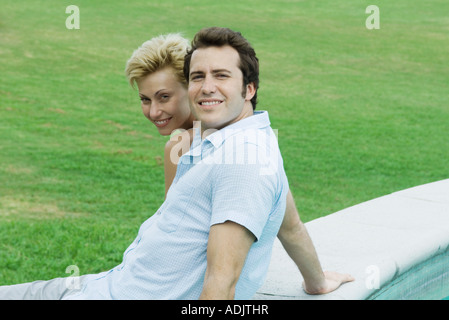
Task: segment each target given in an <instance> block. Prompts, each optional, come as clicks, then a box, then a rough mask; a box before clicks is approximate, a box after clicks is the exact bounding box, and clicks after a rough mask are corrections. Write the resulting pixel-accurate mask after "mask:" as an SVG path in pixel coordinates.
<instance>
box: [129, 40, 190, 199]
mask: <svg viewBox="0 0 449 320" xmlns="http://www.w3.org/2000/svg"><path fill="white" fill-rule="evenodd" d="M189 47H190V45H189V41H188V40H186V39H185V38H183V37H182V36H181V35H180V34H168V35H161V36H158V37H155V38H153V39H151V40H149V41H146V42H144V43H143V44H142V46H141V47H139V48H138V49H137V50H135V51H134V53H133V54H132V56H131V58H130V59H129V60H128V62H127V64H126V69H125V73H126V76H127V78H128V81H129V82H130V84H131V86H133V87H134V85H135V84H137V87H138V90H139V97H140V100H141V105H142V112H143V114H144V115H145V117H147V118H148V120H150V121H151V122H152V123H153V124H154V125H155V126H156V128H157V129H158V131H159V133H160V134H161V135H163V136H168V135H172V138H171V139H170V140H169V141H168V142H167V144H166V146H165V152H164V172H165V194H167V192H168V189H169V188H170V185H171V183H172V182H173V179H174V177H175V174H176V166H177V159H179V157H180V156H181V155H182V154H177V156H176V157H173V156H172V157H170V154H171V153H172V152H173V151H174V150H175V149H176V150H179V151H180V152H181V153H184V152H185V151H187V150H188V149H189V147H190V143H191V142H192V134H191V132H192V130H191V128H192V127H193V121H194V118H193V115H192V113H191V111H190V108H189V101H188V98H187V81H186V79H185V77H184V73H183V66H184V56H185V54H186V52H187V50H188V49H189ZM180 129H181V130H180ZM184 130H188V131H187V132H184V133H183V131H184ZM171 158H172V159H171Z"/></svg>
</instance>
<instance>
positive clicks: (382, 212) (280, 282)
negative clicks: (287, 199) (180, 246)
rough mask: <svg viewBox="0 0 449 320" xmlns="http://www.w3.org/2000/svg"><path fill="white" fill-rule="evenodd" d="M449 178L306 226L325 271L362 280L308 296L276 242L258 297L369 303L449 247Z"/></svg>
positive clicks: (404, 191) (340, 212) (362, 204)
mask: <svg viewBox="0 0 449 320" xmlns="http://www.w3.org/2000/svg"><path fill="white" fill-rule="evenodd" d="M448 195H449V179H447V180H441V181H437V182H433V183H429V184H425V185H421V186H417V187H413V188H410V189H405V190H402V191H398V192H395V193H392V194H390V195H386V196H383V197H380V198H376V199H373V200H370V201H367V202H363V203H361V204H358V205H355V206H353V207H349V208H346V209H343V210H341V211H338V212H336V213H334V214H331V215H328V216H325V217H322V218H319V219H316V220H313V221H310V222H308V223H306V226H307V230H308V231H309V233H310V236H311V237H312V240H313V242H314V244H315V247H316V249H317V252H318V255H319V258H320V261H321V264H322V266H323V269H324V270H332V271H339V272H344V273H350V274H352V275H353V276H354V277H355V278H356V281H354V282H351V283H348V284H345V285H343V286H342V287H341V288H339V289H338V290H337V291H335V292H333V293H330V294H328V295H322V296H311V295H307V294H306V293H305V292H304V291H303V290H302V287H301V283H302V276H301V274H300V272H299V271H298V269H297V268H296V266H295V265H294V263H293V262H292V261H291V260H290V258H289V257H288V255H287V254H286V252H285V250H284V249H283V248H282V246H281V244H280V242H279V241H278V240H276V242H275V245H274V248H273V255H272V258H271V264H270V267H269V270H268V274H267V279H266V281H265V283H264V285H263V286H262V288H261V289H260V290H259V291H258V293H257V294H256V296H255V297H254V299H306V300H334V299H346V300H348V299H349V300H364V299H367V298H369V297H370V296H372V295H373V294H374V293H375V292H376V291H378V290H379V289H380V288H382V287H384V286H385V285H386V284H388V283H389V282H391V281H392V280H393V279H395V278H397V277H398V276H400V275H401V274H403V273H405V272H407V270H409V269H410V268H412V267H413V266H415V265H417V264H419V263H421V262H423V261H425V260H427V259H430V258H432V257H433V256H435V255H437V254H439V253H442V252H444V251H446V250H448V248H449V196H448Z"/></svg>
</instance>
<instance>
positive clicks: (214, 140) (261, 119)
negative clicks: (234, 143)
mask: <svg viewBox="0 0 449 320" xmlns="http://www.w3.org/2000/svg"><path fill="white" fill-rule="evenodd" d="M268 126H270V118H269V116H268V112H267V111H254V114H253V115H252V116H249V117H247V118H244V119H242V120H240V121H237V122H235V123H233V124H230V125H229V126H226V127H224V128H223V129H220V130H218V131H216V132H213V133H211V134H210V135H208V136H207V137H206V138H205V139H204V140H203V139H202V137H201V130H200V129H199V128H194V129H193V130H194V131H193V132H194V138H193V141H192V144H191V146H190V150H189V151H188V152H187V153H185V154H184V155H185V156H192V157H196V156H200V155H201V153H202V147H203V146H204V145H205V144H206V143H211V144H212V145H213V146H214V147H215V148H218V147H220V146H221V145H222V144H223V142H224V141H225V140H226V139H229V138H230V137H232V136H234V135H235V134H237V133H239V132H241V131H243V130H248V129H262V128H266V127H268Z"/></svg>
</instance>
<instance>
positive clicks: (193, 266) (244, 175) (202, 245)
mask: <svg viewBox="0 0 449 320" xmlns="http://www.w3.org/2000/svg"><path fill="white" fill-rule="evenodd" d="M196 131H197V132H196V134H195V137H194V140H193V142H192V145H191V148H190V150H189V151H188V152H187V153H186V154H184V155H183V156H182V157H181V158H180V161H179V163H178V168H177V172H176V176H175V179H174V181H173V184H172V186H171V187H170V189H169V191H168V193H167V197H166V200H165V202H164V203H163V204H162V206H161V207H160V208H159V210H158V211H157V212H156V213H155V214H154V215H153V216H152V217H151V218H149V219H148V220H146V221H145V222H144V223H143V224H142V225H141V227H140V229H139V232H138V235H137V237H136V239H135V240H134V242H133V243H132V244H131V245H130V246H129V247H128V249H127V250H126V251H125V253H124V255H123V261H122V263H121V264H120V265H118V266H117V267H115V268H113V269H112V270H110V271H107V272H103V273H100V274H98V275H89V276H88V277H87V278H88V279H87V280H86V281H85V282H84V285H83V288H82V290H81V292H80V293H79V294H76V295H73V296H71V297H69V299H197V298H199V296H200V294H201V291H202V288H203V280H204V274H205V271H206V265H207V261H206V249H207V241H208V236H209V230H210V227H211V226H212V225H214V224H219V223H223V222H225V221H233V222H236V223H238V224H240V225H242V226H244V227H246V228H247V229H248V230H249V231H251V232H252V233H253V234H254V236H255V237H256V241H255V242H254V243H253V245H252V246H251V248H250V251H249V253H248V256H247V258H246V261H245V264H244V267H243V270H242V272H241V275H240V278H239V281H238V282H237V285H236V291H235V298H236V299H251V298H252V296H253V295H254V294H255V292H256V290H257V289H258V288H259V287H260V286H261V285H262V284H263V281H264V278H265V275H266V273H267V269H268V265H269V263H270V257H271V249H272V245H273V241H274V239H275V238H276V236H277V233H278V230H279V227H280V225H281V222H282V219H283V216H284V212H285V206H286V196H287V191H288V182H287V178H286V176H285V172H284V168H283V163H282V157H281V154H280V152H279V147H278V144H277V137H276V135H275V133H274V131H273V130H272V129H271V127H270V121H269V117H268V113H267V112H265V111H263V112H255V113H254V115H253V116H250V117H248V118H245V119H243V120H241V121H239V122H236V123H234V124H231V125H230V126H228V127H226V128H223V129H221V130H219V131H216V132H214V133H212V134H210V135H208V136H207V137H206V138H204V139H202V138H201V133H200V132H199V130H196Z"/></svg>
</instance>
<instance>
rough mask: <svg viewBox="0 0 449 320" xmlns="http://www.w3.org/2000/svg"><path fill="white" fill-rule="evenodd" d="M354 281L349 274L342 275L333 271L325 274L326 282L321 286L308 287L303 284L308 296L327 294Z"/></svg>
mask: <svg viewBox="0 0 449 320" xmlns="http://www.w3.org/2000/svg"><path fill="white" fill-rule="evenodd" d="M351 281H354V277H352V276H351V275H349V274H342V273H338V272H333V271H325V272H324V282H323V283H322V284H320V285H319V286H316V285H310V284H309V285H307V284H306V283H305V282H303V288H304V291H305V292H306V293H308V294H326V293H329V292H332V291H334V290H336V289H337V288H338V287H340V286H341V285H342V284H343V283H346V282H351Z"/></svg>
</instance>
